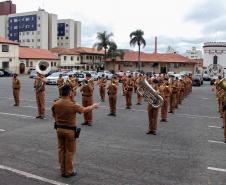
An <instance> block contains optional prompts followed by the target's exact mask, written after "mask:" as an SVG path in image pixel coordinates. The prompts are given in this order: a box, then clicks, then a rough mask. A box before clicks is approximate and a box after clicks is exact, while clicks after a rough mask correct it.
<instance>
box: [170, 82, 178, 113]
mask: <svg viewBox="0 0 226 185" xmlns="http://www.w3.org/2000/svg"><path fill="white" fill-rule="evenodd" d="M177 91H178V88H177V81H176V80H175V79H174V78H172V83H171V92H172V93H171V95H170V111H169V113H174V112H175V109H176V101H177Z"/></svg>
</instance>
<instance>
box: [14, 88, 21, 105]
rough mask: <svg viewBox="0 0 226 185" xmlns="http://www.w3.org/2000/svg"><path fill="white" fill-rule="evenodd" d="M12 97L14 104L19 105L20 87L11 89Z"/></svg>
mask: <svg viewBox="0 0 226 185" xmlns="http://www.w3.org/2000/svg"><path fill="white" fill-rule="evenodd" d="M13 97H14V101H15V105H17V106H19V104H20V89H13Z"/></svg>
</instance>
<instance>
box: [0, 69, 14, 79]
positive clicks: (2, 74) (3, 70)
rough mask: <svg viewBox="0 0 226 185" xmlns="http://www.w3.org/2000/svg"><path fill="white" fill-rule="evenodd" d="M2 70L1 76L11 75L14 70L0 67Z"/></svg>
mask: <svg viewBox="0 0 226 185" xmlns="http://www.w3.org/2000/svg"><path fill="white" fill-rule="evenodd" d="M0 71H1V77H11V76H13V72H11V71H8V70H5V69H0Z"/></svg>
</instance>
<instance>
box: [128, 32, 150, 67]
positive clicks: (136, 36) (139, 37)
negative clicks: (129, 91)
mask: <svg viewBox="0 0 226 185" xmlns="http://www.w3.org/2000/svg"><path fill="white" fill-rule="evenodd" d="M143 35H144V32H143V31H142V30H136V31H133V32H132V33H130V46H133V47H135V46H136V45H138V63H139V71H140V70H141V62H140V47H141V46H142V45H143V47H145V46H146V41H145V39H144V38H143Z"/></svg>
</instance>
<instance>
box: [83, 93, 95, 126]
mask: <svg viewBox="0 0 226 185" xmlns="http://www.w3.org/2000/svg"><path fill="white" fill-rule="evenodd" d="M92 104H93V96H82V105H83V107H88V106H91V105H92ZM92 121H93V112H92V111H89V112H86V113H84V122H85V123H92Z"/></svg>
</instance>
